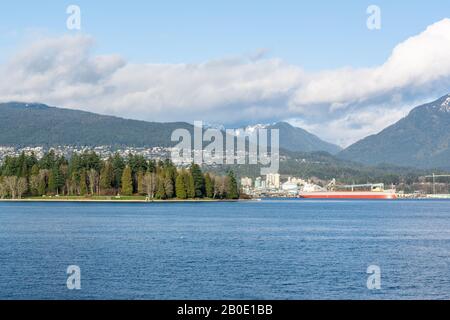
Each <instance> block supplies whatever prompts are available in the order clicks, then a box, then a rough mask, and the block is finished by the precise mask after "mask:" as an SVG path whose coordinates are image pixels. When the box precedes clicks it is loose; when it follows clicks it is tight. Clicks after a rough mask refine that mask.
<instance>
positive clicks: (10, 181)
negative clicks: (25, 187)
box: [3, 177, 17, 199]
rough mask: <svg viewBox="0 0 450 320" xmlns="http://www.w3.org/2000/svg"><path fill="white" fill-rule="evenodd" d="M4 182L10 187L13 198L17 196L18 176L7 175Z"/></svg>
mask: <svg viewBox="0 0 450 320" xmlns="http://www.w3.org/2000/svg"><path fill="white" fill-rule="evenodd" d="M3 183H4V184H5V185H6V187H7V188H8V191H9V193H10V194H11V197H12V198H13V199H15V198H16V188H17V177H5V178H4V179H3Z"/></svg>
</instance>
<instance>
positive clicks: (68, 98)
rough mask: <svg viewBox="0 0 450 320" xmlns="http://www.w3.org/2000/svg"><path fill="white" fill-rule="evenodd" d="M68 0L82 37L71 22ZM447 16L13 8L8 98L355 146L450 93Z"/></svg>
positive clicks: (135, 4)
mask: <svg viewBox="0 0 450 320" xmlns="http://www.w3.org/2000/svg"><path fill="white" fill-rule="evenodd" d="M72 4H74V5H78V6H79V7H80V8H81V26H82V30H81V31H69V30H67V28H66V19H67V17H68V15H67V14H66V8H67V7H68V6H69V5H72ZM372 4H374V5H377V6H379V7H380V9H381V29H380V30H376V31H373V30H372V31H371V30H369V29H368V28H367V26H366V21H367V18H368V14H367V13H366V10H367V7H368V6H369V5H372ZM449 13H450V1H448V0H428V1H385V0H379V1H378V0H377V1H365V0H359V1H356V0H355V1H335V0H334V1H331V0H316V1H310V2H306V1H298V0H297V1H282V0H281V1H256V0H249V1H235V0H228V1H221V2H219V1H203V0H202V1H158V2H156V1H137V0H128V1H103V0H96V1H92V0H90V1H85V0H80V1H55V0H54V1H51V0H44V1H39V2H37V1H33V2H30V1H28V0H27V1H25V0H15V1H9V2H7V3H2V4H1V10H0V21H1V24H0V49H1V50H0V71H2V72H4V73H5V74H8V75H9V77H8V78H7V79H3V80H0V101H10V100H21V101H28V102H42V103H47V104H52V105H57V106H63V107H67V108H74V109H83V110H88V111H93V112H98V113H103V114H113V115H117V116H122V117H126V118H136V119H142V120H151V121H189V122H192V121H194V120H203V121H206V122H214V123H224V124H225V125H244V124H254V123H256V122H263V123H268V122H275V121H281V120H283V121H289V122H290V123H292V124H295V125H298V126H301V127H303V128H305V129H307V130H309V131H311V132H313V133H315V134H317V135H319V136H320V137H322V138H324V139H326V140H328V141H331V142H335V143H338V144H340V145H342V146H346V145H348V144H350V143H352V142H354V141H356V140H358V139H360V138H363V137H365V136H367V135H368V134H373V133H376V132H378V131H379V130H381V129H383V128H385V127H386V126H387V125H389V124H392V123H394V122H395V121H397V120H399V119H400V118H402V117H404V116H405V115H406V114H407V113H408V112H409V111H410V110H411V109H412V108H413V107H414V106H416V105H417V104H419V103H422V102H426V101H430V100H431V99H435V98H438V97H439V96H441V95H444V94H447V93H449V91H450V89H449V87H450V55H449V54H448V52H450V19H448V17H449V15H450V14H449Z"/></svg>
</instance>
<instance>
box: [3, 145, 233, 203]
mask: <svg viewBox="0 0 450 320" xmlns="http://www.w3.org/2000/svg"><path fill="white" fill-rule="evenodd" d="M24 195H25V196H30V197H42V196H47V195H48V196H52V195H63V196H81V197H95V196H117V195H120V196H146V197H147V199H148V200H152V199H161V200H166V199H174V198H176V199H181V200H183V199H202V198H209V199H238V198H239V189H238V184H237V180H236V178H235V176H234V173H233V172H232V171H229V172H227V174H226V175H223V176H219V175H215V174H211V173H203V172H202V170H201V168H200V167H199V166H198V165H195V164H193V165H191V166H190V168H188V169H178V168H176V167H175V166H174V165H173V164H172V163H171V162H170V161H169V160H166V161H154V160H147V159H145V158H144V157H143V156H140V155H132V154H130V155H129V156H128V157H127V158H123V157H121V156H119V155H115V156H112V157H110V158H109V159H107V160H101V159H100V157H99V156H98V155H97V154H95V153H94V152H87V153H83V154H81V155H77V154H75V155H73V156H72V157H71V159H70V160H67V159H66V158H64V157H62V156H57V155H55V153H54V152H50V153H47V154H45V155H44V156H43V157H42V158H41V159H40V160H38V159H37V158H36V157H34V156H27V155H25V154H22V155H20V156H18V157H7V158H6V159H5V161H4V162H3V164H2V166H1V167H0V198H1V199H4V198H12V199H17V198H21V197H23V196H24Z"/></svg>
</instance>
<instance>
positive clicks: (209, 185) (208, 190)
mask: <svg viewBox="0 0 450 320" xmlns="http://www.w3.org/2000/svg"><path fill="white" fill-rule="evenodd" d="M205 195H206V197H207V198H213V197H214V182H213V180H212V178H211V176H210V175H209V173H207V174H206V175H205Z"/></svg>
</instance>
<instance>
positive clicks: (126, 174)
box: [121, 166, 133, 196]
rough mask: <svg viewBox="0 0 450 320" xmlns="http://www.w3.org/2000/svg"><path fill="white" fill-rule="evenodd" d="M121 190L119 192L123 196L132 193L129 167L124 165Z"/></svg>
mask: <svg viewBox="0 0 450 320" xmlns="http://www.w3.org/2000/svg"><path fill="white" fill-rule="evenodd" d="M121 190H122V191H121V193H122V195H124V196H131V195H133V179H132V177H131V168H130V167H129V166H126V167H125V170H123V174H122V189H121Z"/></svg>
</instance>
